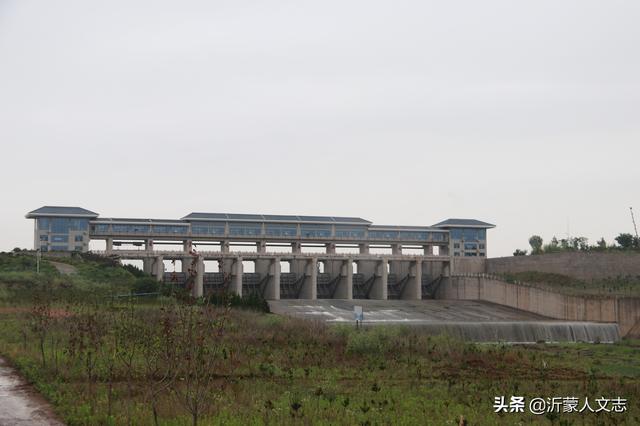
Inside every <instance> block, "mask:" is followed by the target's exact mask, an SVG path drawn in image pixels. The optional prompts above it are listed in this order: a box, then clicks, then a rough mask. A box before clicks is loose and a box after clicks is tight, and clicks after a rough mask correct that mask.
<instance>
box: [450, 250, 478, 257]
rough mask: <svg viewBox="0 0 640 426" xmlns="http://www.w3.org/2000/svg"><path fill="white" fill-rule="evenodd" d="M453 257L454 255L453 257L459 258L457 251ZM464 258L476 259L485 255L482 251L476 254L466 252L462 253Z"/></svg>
mask: <svg viewBox="0 0 640 426" xmlns="http://www.w3.org/2000/svg"><path fill="white" fill-rule="evenodd" d="M453 255H454V256H460V252H459V251H456V252H454V253H453ZM464 256H465V257H477V256H480V257H484V256H485V253H484V252H482V251H481V252H480V253H476V252H467V253H464Z"/></svg>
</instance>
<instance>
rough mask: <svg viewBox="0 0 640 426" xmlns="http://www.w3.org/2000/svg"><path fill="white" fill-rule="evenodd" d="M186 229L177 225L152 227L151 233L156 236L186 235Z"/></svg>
mask: <svg viewBox="0 0 640 426" xmlns="http://www.w3.org/2000/svg"><path fill="white" fill-rule="evenodd" d="M187 230H188V228H187V227H186V226H178V225H153V232H157V233H158V234H186V233H187Z"/></svg>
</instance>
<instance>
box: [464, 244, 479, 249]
mask: <svg viewBox="0 0 640 426" xmlns="http://www.w3.org/2000/svg"><path fill="white" fill-rule="evenodd" d="M477 248H478V245H477V244H474V243H464V249H465V250H476V249H477Z"/></svg>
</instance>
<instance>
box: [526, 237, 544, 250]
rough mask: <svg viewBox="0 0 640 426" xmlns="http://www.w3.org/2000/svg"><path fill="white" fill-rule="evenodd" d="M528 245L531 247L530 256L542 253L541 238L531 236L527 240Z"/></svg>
mask: <svg viewBox="0 0 640 426" xmlns="http://www.w3.org/2000/svg"><path fill="white" fill-rule="evenodd" d="M529 245H530V246H531V254H540V253H542V237H540V236H539V235H532V236H531V238H529Z"/></svg>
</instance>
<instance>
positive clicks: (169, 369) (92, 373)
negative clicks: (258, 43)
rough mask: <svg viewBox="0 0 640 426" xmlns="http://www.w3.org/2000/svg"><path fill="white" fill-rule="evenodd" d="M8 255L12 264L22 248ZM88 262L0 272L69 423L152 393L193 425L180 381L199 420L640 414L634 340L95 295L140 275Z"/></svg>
mask: <svg viewBox="0 0 640 426" xmlns="http://www.w3.org/2000/svg"><path fill="white" fill-rule="evenodd" d="M2 257H3V255H0V259H1V258H2ZM5 261H6V262H7V263H11V262H15V264H16V265H18V266H16V268H15V269H19V268H20V267H21V266H19V265H22V264H23V262H26V261H25V260H23V259H19V260H17V259H9V260H6V259H5ZM83 262H86V263H83ZM83 262H80V261H76V263H75V266H76V267H77V268H78V274H77V275H75V276H73V275H72V276H60V275H58V274H57V272H55V270H51V269H49V268H47V269H46V272H43V273H42V274H41V275H40V277H37V276H34V275H23V276H22V278H23V279H22V281H20V280H18V281H16V280H15V277H14V275H13V274H16V273H17V274H30V272H29V271H28V268H26V270H25V269H23V270H16V271H13V270H11V267H9V266H6V267H5V269H3V270H1V272H0V301H1V302H2V303H3V304H4V309H3V308H0V353H2V355H3V356H5V357H6V358H7V359H9V360H10V361H11V362H12V363H14V365H15V366H16V367H17V368H18V369H19V370H20V371H21V372H22V373H23V374H24V375H25V376H26V377H27V378H28V379H29V380H30V381H31V382H33V383H34V385H35V386H36V387H37V389H38V390H39V391H40V392H42V393H43V394H44V395H45V396H46V397H47V398H48V399H49V400H50V401H51V402H52V403H53V405H54V407H55V409H56V410H57V412H58V413H59V414H60V415H61V417H62V418H63V419H64V420H65V421H66V422H67V423H68V424H69V425H114V424H135V425H152V424H154V421H153V419H154V415H153V411H154V410H153V406H154V403H153V401H154V400H155V407H156V414H157V418H158V424H162V425H190V424H193V416H192V413H191V412H190V410H189V409H188V408H187V405H188V404H185V395H186V399H187V400H188V399H189V397H188V395H190V393H189V392H191V395H195V393H197V392H196V391H201V395H203V396H204V398H203V401H202V402H203V404H202V405H201V406H200V409H201V410H200V412H199V416H198V424H207V425H208V424H216V425H217V424H220V425H262V424H272V425H280V424H301V425H304V424H318V425H374V424H375V425H378V424H380V425H386V424H394V425H396V424H399V425H423V424H434V425H440V424H443V425H444V424H450V425H457V424H458V423H459V419H460V416H463V417H464V418H465V419H466V421H467V422H468V424H469V425H516V424H545V425H549V424H557V425H560V424H566V425H569V424H575V425H582V424H628V425H635V424H640V407H639V406H638V404H637V401H638V400H639V398H640V386H639V384H640V363H639V362H638V353H640V342H639V341H623V342H621V343H619V344H613V345H598V344H596V345H590V344H554V345H547V344H536V345H524V346H518V345H499V344H496V345H489V344H468V343H464V342H461V341H459V340H456V339H454V338H451V337H449V336H446V335H442V336H429V335H426V334H424V333H422V332H421V331H420V329H419V328H410V327H403V326H392V327H371V328H369V327H367V328H361V329H355V328H354V327H350V326H331V327H330V326H327V325H325V324H323V323H316V322H310V321H301V320H298V319H290V318H285V317H280V316H275V315H272V314H269V313H265V312H262V311H260V310H259V309H257V310H250V309H235V308H230V307H229V304H228V303H222V304H221V306H214V305H212V304H207V303H206V302H204V301H200V302H199V303H195V304H191V303H189V302H185V301H181V300H176V299H175V298H171V297H160V298H158V299H155V300H146V301H136V300H135V299H131V300H120V301H118V300H115V301H113V300H112V299H110V298H108V297H106V298H105V297H104V296H105V295H108V294H109V292H111V291H113V292H115V291H117V292H122V291H123V290H124V291H126V290H127V289H128V291H131V289H133V288H134V287H135V284H136V280H137V279H142V278H144V276H141V277H134V276H133V275H132V274H131V273H130V272H128V271H125V270H124V269H123V268H119V267H114V266H101V265H100V264H97V263H93V262H90V261H83ZM0 264H1V263H0ZM43 271H45V270H44V269H43ZM125 272H126V273H127V274H129V275H127V274H125ZM7 277H8V278H7ZM28 279H32V280H33V282H29V281H28ZM87 288H89V289H93V290H94V291H89V290H87ZM27 290H29V291H27ZM68 297H70V299H67V298H68ZM247 306H249V305H247ZM251 306H253V305H251ZM43 325H44V327H43ZM43 330H44V333H43ZM40 341H43V342H44V345H43V348H44V351H41V348H40V344H39V343H40ZM43 352H44V358H43V356H42V353H43ZM154 359H156V360H158V363H157V366H158V368H157V369H155V370H154V369H153V368H151V369H150V367H149V361H150V360H154ZM43 360H44V362H43ZM194 361H197V362H194ZM88 366H92V367H91V368H92V369H91V370H89V369H88ZM152 367H153V366H152ZM189 372H191V374H189ZM196 373H197V374H196ZM165 377H167V381H166V382H163V381H162V380H163V378H165ZM198 378H202V379H203V380H200V381H199V379H198ZM164 385H166V386H164ZM153 389H158V393H157V395H156V396H155V397H154V396H153V395H152V392H151V391H152V390H153ZM501 395H504V396H507V398H508V397H509V396H511V395H522V396H526V397H552V396H580V397H582V398H584V397H585V396H591V397H599V396H607V397H616V396H621V397H624V398H627V399H628V400H629V401H630V403H629V405H628V411H627V412H626V413H624V414H612V413H599V414H597V415H596V414H582V415H580V414H561V415H559V416H558V418H552V417H553V416H533V415H530V414H527V413H524V414H523V413H502V414H496V413H494V411H493V405H492V404H493V398H494V397H496V396H501Z"/></svg>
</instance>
